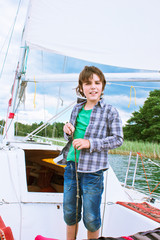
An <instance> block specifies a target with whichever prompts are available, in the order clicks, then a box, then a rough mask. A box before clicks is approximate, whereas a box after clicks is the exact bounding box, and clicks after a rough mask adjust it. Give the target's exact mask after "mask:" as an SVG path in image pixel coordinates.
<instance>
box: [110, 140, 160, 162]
mask: <svg viewBox="0 0 160 240" xmlns="http://www.w3.org/2000/svg"><path fill="white" fill-rule="evenodd" d="M129 152H132V155H136V154H137V152H140V153H141V154H142V155H143V156H144V157H147V158H154V159H160V144H158V143H150V142H143V141H126V140H125V141H124V143H123V145H122V146H121V147H119V148H116V149H113V150H110V151H109V153H111V154H123V155H126V154H127V155H128V154H129Z"/></svg>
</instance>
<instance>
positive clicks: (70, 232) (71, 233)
mask: <svg viewBox="0 0 160 240" xmlns="http://www.w3.org/2000/svg"><path fill="white" fill-rule="evenodd" d="M75 231H76V224H75V225H71V226H69V225H67V240H74V239H75ZM77 232H78V224H77ZM77 232H76V235H77Z"/></svg>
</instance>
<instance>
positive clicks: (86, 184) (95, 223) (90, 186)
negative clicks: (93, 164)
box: [63, 161, 103, 232]
mask: <svg viewBox="0 0 160 240" xmlns="http://www.w3.org/2000/svg"><path fill="white" fill-rule="evenodd" d="M78 182H79V189H80V198H79V202H78V222H79V221H80V220H81V213H82V207H83V222H84V225H85V227H86V228H87V229H88V230H89V231H91V232H95V231H97V230H98V229H99V228H100V226H101V215H100V204H101V198H102V193H103V170H100V171H98V172H95V173H78ZM76 195H77V185H76V173H75V162H73V161H68V162H67V166H66V168H65V173H64V199H63V212H64V221H65V222H66V224H67V225H69V226H70V225H74V224H76Z"/></svg>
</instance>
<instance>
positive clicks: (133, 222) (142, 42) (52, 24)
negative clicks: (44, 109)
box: [0, 0, 160, 240]
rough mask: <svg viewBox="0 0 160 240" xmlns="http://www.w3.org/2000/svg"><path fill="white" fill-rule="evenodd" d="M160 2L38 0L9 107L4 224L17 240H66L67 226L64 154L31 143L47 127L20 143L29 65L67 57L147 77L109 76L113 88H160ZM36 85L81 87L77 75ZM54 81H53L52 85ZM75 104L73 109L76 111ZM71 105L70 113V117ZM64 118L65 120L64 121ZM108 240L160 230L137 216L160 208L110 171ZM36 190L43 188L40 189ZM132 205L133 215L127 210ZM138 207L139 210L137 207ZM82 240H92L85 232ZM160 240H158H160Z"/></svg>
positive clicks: (1, 202) (0, 202) (1, 176)
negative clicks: (19, 113)
mask: <svg viewBox="0 0 160 240" xmlns="http://www.w3.org/2000/svg"><path fill="white" fill-rule="evenodd" d="M159 9H160V2H159V1H157V0H147V1H146V0H141V1H138V0H134V1H127V0H98V1H97V0H81V1H78V0H75V1H73V0H62V1H57V0H31V1H30V3H29V7H28V12H27V17H26V22H25V26H24V29H23V33H22V43H21V48H20V57H19V61H18V64H17V66H18V67H17V71H16V77H15V82H14V88H12V98H11V100H10V102H9V103H10V105H9V113H8V118H7V126H6V127H5V131H4V134H3V142H2V143H1V145H0V216H1V217H2V219H3V220H4V222H5V224H6V225H7V226H10V227H11V229H12V232H13V236H14V238H15V239H16V240H31V239H35V237H36V236H37V235H42V236H45V237H48V238H56V239H61V240H62V239H65V235H66V229H65V228H66V226H65V223H64V220H63V174H64V166H61V165H58V164H56V163H55V162H54V159H56V158H57V157H58V156H59V154H60V152H61V150H62V146H59V145H56V144H50V143H41V142H34V141H32V136H34V135H35V134H36V132H39V131H40V130H41V129H43V128H44V127H45V125H46V126H47V124H48V121H47V122H46V124H43V125H42V126H41V127H40V128H39V129H37V130H35V131H34V132H32V133H31V134H28V135H27V136H26V137H25V138H24V139H23V140H22V141H19V140H15V139H14V137H13V135H14V124H13V123H14V117H15V114H16V110H17V107H18V106H19V103H20V101H21V99H22V97H23V94H24V91H25V88H26V86H27V82H28V81H34V76H29V75H27V70H26V63H27V59H28V54H29V52H30V51H31V50H32V49H41V50H43V51H47V52H51V53H56V54H60V55H63V56H67V57H72V58H77V59H81V60H85V61H90V62H93V65H94V62H96V63H98V64H105V65H113V66H118V67H126V68H134V69H143V70H148V72H145V73H143V72H138V73H132V74H128V73H123V74H122V73H121V74H118V73H117V74H116V73H114V74H107V73H105V75H106V78H107V79H108V81H109V82H112V81H113V82H116V81H123V82H124V81H126V82H129V81H143V82H144V83H145V82H156V81H157V82H159V81H160V73H159V69H160V45H159V42H160V34H159V26H160V15H159ZM35 79H36V81H37V80H38V81H42V80H44V81H45V80H46V79H48V81H50V80H52V81H61V82H62V83H63V82H67V81H70V82H77V79H78V74H75V73H70V74H66V73H63V74H52V75H51V74H49V75H45V77H44V76H35ZM46 81H47V80H46ZM73 104H74V103H73ZM73 104H70V105H69V106H68V107H67V108H66V109H65V110H64V112H65V111H67V110H68V109H70V108H71V107H72V106H73ZM61 114H63V111H62V112H59V113H57V115H61ZM104 179H105V181H104V186H105V187H104V189H105V190H104V193H103V197H102V204H101V213H102V228H101V236H105V237H115V238H116V237H120V236H130V235H133V234H135V233H137V232H143V231H149V230H154V229H156V228H158V227H159V223H160V221H159V219H160V217H157V219H158V221H157V219H156V218H155V217H153V216H152V217H150V216H148V214H147V211H146V214H144V212H143V213H142V212H141V213H139V212H138V211H135V208H136V207H134V206H135V205H134V204H136V203H138V204H139V205H138V208H139V209H140V208H141V207H140V206H141V204H142V206H143V207H144V205H143V203H144V202H146V201H147V207H148V212H149V209H154V210H156V211H157V212H158V211H160V201H159V200H158V199H154V201H153V199H152V198H151V197H150V196H149V197H148V196H147V195H145V194H142V193H140V192H138V191H136V190H134V189H129V188H127V186H126V185H124V186H122V184H121V183H120V182H119V180H118V178H117V177H116V175H115V173H114V171H113V169H112V168H111V167H110V168H109V170H108V171H107V172H105V176H104ZM33 183H36V184H37V185H35V184H33ZM128 203H130V207H126V206H127V204H128ZM131 205H132V206H131ZM77 239H86V230H85V227H84V225H83V223H82V221H81V222H80V224H79V232H78V236H77ZM157 239H158V238H157Z"/></svg>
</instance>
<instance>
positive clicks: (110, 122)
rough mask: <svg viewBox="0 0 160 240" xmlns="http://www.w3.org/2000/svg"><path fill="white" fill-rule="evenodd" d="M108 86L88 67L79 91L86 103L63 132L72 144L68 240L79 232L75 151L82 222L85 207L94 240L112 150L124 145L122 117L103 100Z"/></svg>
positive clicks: (65, 207) (75, 110)
mask: <svg viewBox="0 0 160 240" xmlns="http://www.w3.org/2000/svg"><path fill="white" fill-rule="evenodd" d="M105 85H106V80H105V77H104V75H103V73H102V72H101V70H99V69H98V68H96V67H94V66H91V67H90V66H89V67H88V66H86V67H85V68H84V69H83V71H82V72H81V73H80V75H79V84H78V87H77V88H76V91H77V93H78V94H79V95H81V96H82V97H84V101H82V102H81V103H78V104H77V105H76V106H75V107H74V108H73V111H72V114H71V118H70V122H69V123H66V124H65V125H64V128H63V130H64V136H65V138H66V139H67V140H68V143H67V145H66V146H65V148H64V149H63V155H64V159H66V160H67V167H66V168H65V174H64V202H63V211H64V220H65V222H66V224H67V240H72V239H75V231H76V194H77V192H76V191H77V187H76V173H75V152H74V149H76V160H77V164H78V167H77V172H78V183H79V189H80V198H79V202H78V222H79V221H80V220H81V209H82V206H83V222H84V225H85V227H86V228H87V230H88V231H87V233H88V239H90V238H98V236H99V229H100V226H101V217H100V204H101V197H102V193H103V171H104V170H106V169H107V168H108V160H107V158H108V150H109V149H113V148H117V147H119V146H120V145H122V143H123V133H122V124H121V120H120V117H119V114H118V112H117V110H116V109H115V108H113V107H112V106H111V105H107V104H105V102H104V100H103V99H102V95H103V90H104V88H105ZM72 136H73V141H72ZM82 197H83V201H82Z"/></svg>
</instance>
